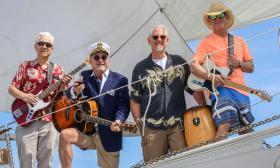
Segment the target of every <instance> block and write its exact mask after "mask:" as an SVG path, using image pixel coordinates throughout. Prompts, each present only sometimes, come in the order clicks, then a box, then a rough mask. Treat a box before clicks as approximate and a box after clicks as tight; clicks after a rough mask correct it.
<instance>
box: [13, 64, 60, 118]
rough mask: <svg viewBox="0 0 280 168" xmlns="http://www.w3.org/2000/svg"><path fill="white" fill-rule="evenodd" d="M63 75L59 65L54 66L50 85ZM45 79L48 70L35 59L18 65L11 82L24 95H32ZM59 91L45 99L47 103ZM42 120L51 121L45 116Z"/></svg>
mask: <svg viewBox="0 0 280 168" xmlns="http://www.w3.org/2000/svg"><path fill="white" fill-rule="evenodd" d="M63 75H64V72H63V69H62V68H61V67H60V66H59V65H56V64H54V67H53V76H52V81H51V83H55V82H56V81H58V80H59V79H61V78H62V77H63ZM47 78H48V68H47V67H46V68H44V69H43V68H42V66H41V65H40V64H39V63H38V61H37V59H35V60H32V61H25V62H23V63H21V64H20V65H19V69H18V71H17V73H16V75H15V77H14V79H13V81H12V85H14V86H15V87H16V88H17V89H19V90H21V91H23V92H25V93H32V92H33V91H34V90H35V89H36V88H37V87H40V85H43V83H45V82H46V81H48V79H47ZM59 90H60V88H59V89H58V90H57V91H55V92H54V93H51V94H50V96H48V97H47V98H46V99H47V100H48V101H50V100H52V99H53V98H54V96H55V95H56V93H58V91H59ZM48 110H50V109H48ZM48 110H44V111H43V112H42V113H43V114H44V113H46V112H48ZM42 120H44V121H51V120H52V118H51V115H45V116H44V117H43V118H42Z"/></svg>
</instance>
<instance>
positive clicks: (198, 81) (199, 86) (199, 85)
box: [188, 61, 230, 92]
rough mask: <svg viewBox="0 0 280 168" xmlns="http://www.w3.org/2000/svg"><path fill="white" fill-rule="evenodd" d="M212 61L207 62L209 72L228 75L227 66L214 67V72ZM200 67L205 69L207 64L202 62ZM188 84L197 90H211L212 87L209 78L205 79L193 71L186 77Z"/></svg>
mask: <svg viewBox="0 0 280 168" xmlns="http://www.w3.org/2000/svg"><path fill="white" fill-rule="evenodd" d="M214 66H215V65H214V63H213V62H212V61H209V62H208V69H209V70H210V72H211V73H214V74H221V75H224V76H228V74H229V72H230V70H229V68H227V67H216V69H215V72H214ZM202 67H203V68H204V69H205V70H207V64H206V63H204V64H203V65H202ZM188 86H189V88H190V89H192V90H195V91H198V90H206V89H208V90H210V91H211V92H213V89H212V82H211V81H210V80H205V79H202V78H199V77H197V76H196V75H194V74H193V73H191V74H190V76H189V79H188Z"/></svg>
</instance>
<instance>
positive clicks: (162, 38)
mask: <svg viewBox="0 0 280 168" xmlns="http://www.w3.org/2000/svg"><path fill="white" fill-rule="evenodd" d="M166 37H167V36H166V35H161V36H157V35H156V36H152V38H153V40H158V39H159V38H160V39H161V40H165V39H166Z"/></svg>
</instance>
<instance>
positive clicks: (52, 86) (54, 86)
mask: <svg viewBox="0 0 280 168" xmlns="http://www.w3.org/2000/svg"><path fill="white" fill-rule="evenodd" d="M85 66H87V64H86V63H85V62H84V63H82V64H81V65H80V66H78V67H77V68H75V69H74V70H72V71H71V72H70V73H68V75H71V76H73V75H75V74H76V73H77V72H79V71H80V70H81V69H83V68H84V67H85ZM61 84H62V79H60V80H58V81H57V82H56V83H51V84H50V85H49V86H48V87H47V88H46V89H45V90H44V91H43V92H42V93H40V94H39V95H38V98H39V99H44V98H46V97H48V96H49V95H50V93H52V92H54V91H56V90H57V89H58V88H59V86H60V85H61Z"/></svg>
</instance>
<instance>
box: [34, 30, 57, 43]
mask: <svg viewBox="0 0 280 168" xmlns="http://www.w3.org/2000/svg"><path fill="white" fill-rule="evenodd" d="M40 41H44V42H49V43H50V44H52V45H53V43H54V37H53V35H51V33H49V32H40V33H39V34H38V35H37V36H36V38H35V44H37V43H38V42H40Z"/></svg>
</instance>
